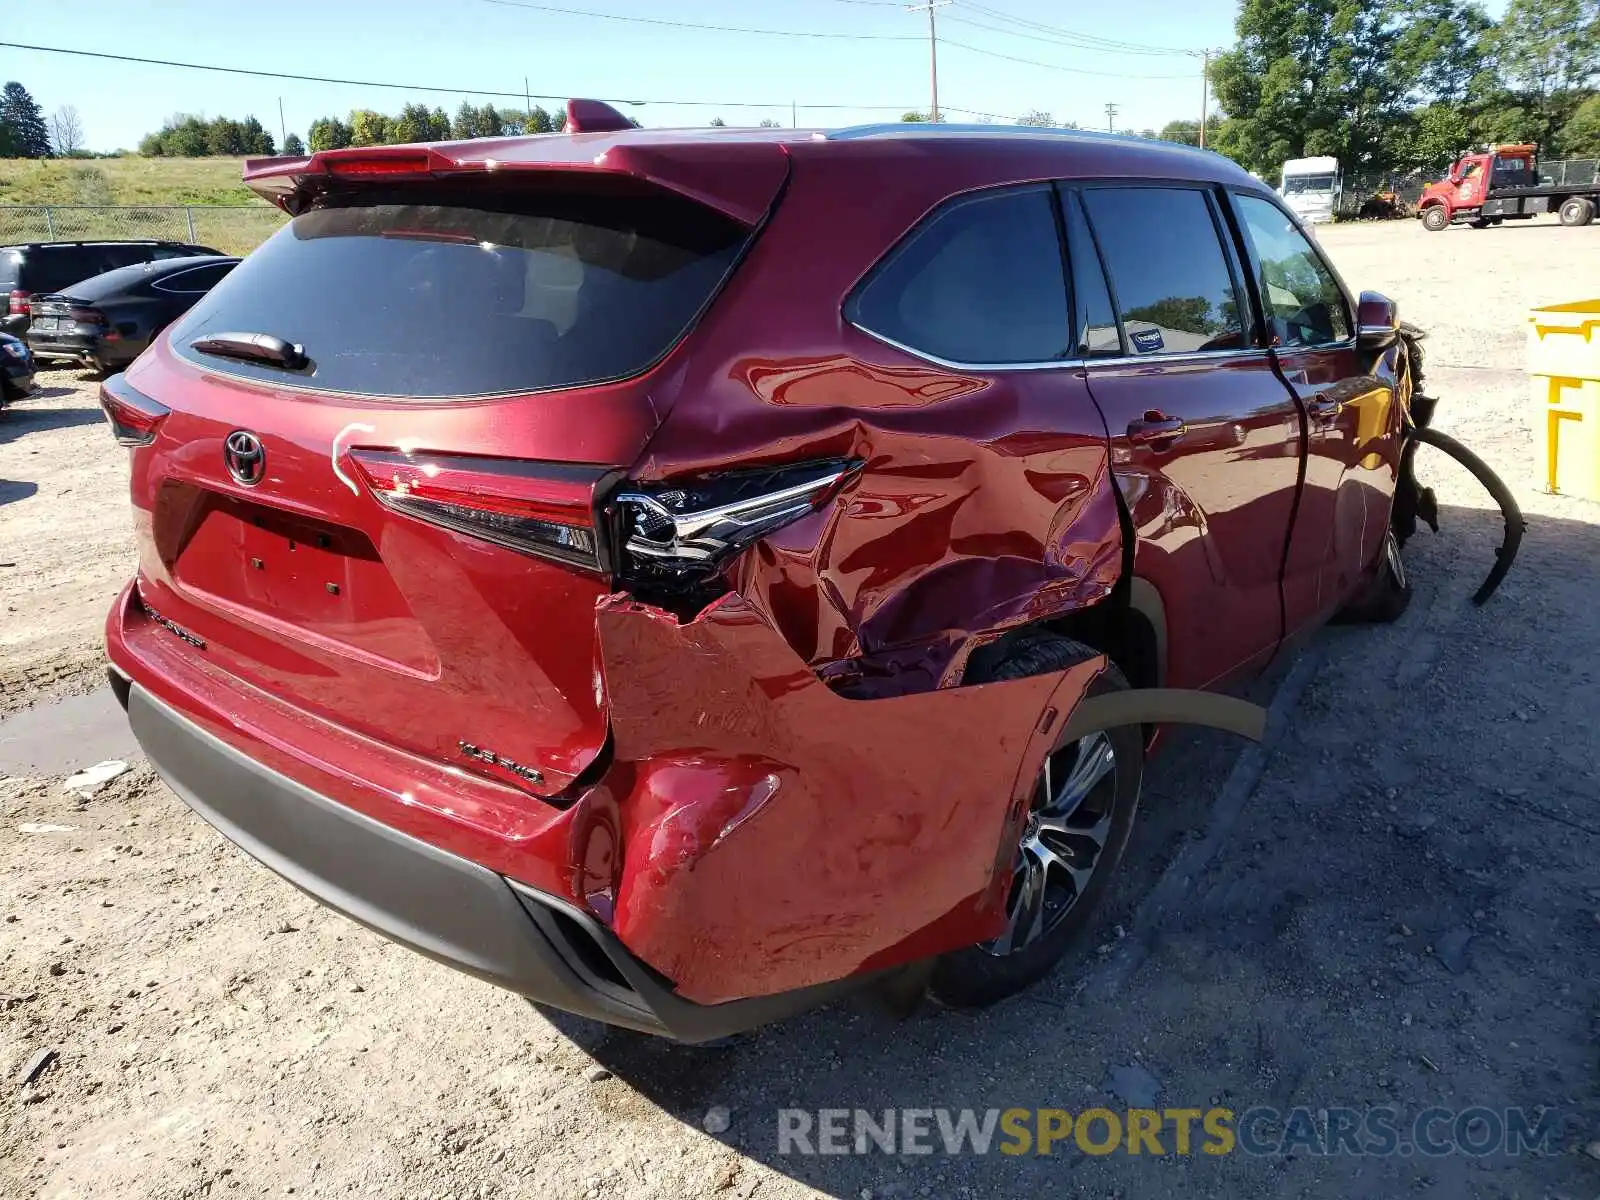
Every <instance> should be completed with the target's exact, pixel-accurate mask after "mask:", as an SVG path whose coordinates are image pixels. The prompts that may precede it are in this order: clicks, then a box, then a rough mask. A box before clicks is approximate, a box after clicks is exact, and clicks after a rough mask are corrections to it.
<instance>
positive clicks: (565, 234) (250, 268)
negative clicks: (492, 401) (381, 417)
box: [172, 187, 749, 399]
mask: <svg viewBox="0 0 1600 1200" xmlns="http://www.w3.org/2000/svg"><path fill="white" fill-rule="evenodd" d="M748 237H749V230H747V229H746V228H745V227H743V226H741V225H739V224H737V223H736V222H733V221H731V220H729V219H727V218H726V217H723V216H722V215H721V214H720V213H717V212H715V211H713V210H711V209H708V208H705V207H704V206H702V205H699V204H695V203H693V202H690V201H687V200H683V199H681V198H679V197H676V196H673V195H670V194H668V193H657V192H652V193H650V194H648V195H645V194H639V193H629V194H594V193H585V194H578V193H574V192H567V191H561V192H557V191H530V190H527V189H523V190H520V191H519V190H513V189H507V190H506V191H503V192H497V191H491V190H490V189H487V188H481V187H480V188H421V189H419V188H411V189H409V190H405V191H400V192H368V193H363V194H362V196H361V197H360V198H359V199H355V198H352V197H346V198H344V199H343V200H337V199H335V200H329V201H324V204H323V206H322V207H319V208H317V209H314V210H313V211H311V212H307V213H303V214H301V215H300V216H298V217H296V218H295V219H294V220H293V221H292V222H290V224H289V225H288V226H286V227H285V228H284V229H282V230H280V231H279V232H278V233H276V234H274V235H273V236H272V238H271V239H269V240H268V241H267V242H266V243H265V244H264V245H263V246H261V247H260V248H259V249H258V250H256V252H255V253H253V254H251V255H250V256H249V257H248V258H246V259H245V260H244V262H243V263H241V264H240V265H239V266H238V267H236V268H235V269H234V270H233V271H232V272H231V273H230V274H229V275H228V277H227V278H226V279H224V280H223V281H222V282H221V283H220V284H218V285H217V286H216V287H215V288H214V289H212V290H211V291H210V292H209V293H208V294H207V295H206V297H205V298H204V299H202V300H201V301H200V302H199V303H198V304H197V305H196V306H195V307H194V308H193V309H191V310H190V312H189V315H188V316H187V317H185V318H184V319H183V321H182V322H181V323H180V324H179V325H177V326H176V327H175V328H174V330H173V334H172V341H173V344H174V345H175V346H177V347H178V348H179V351H180V353H183V354H184V355H185V356H187V357H188V358H190V359H191V361H194V362H197V363H202V364H204V365H205V366H206V367H208V368H210V369H213V370H217V371H225V372H228V373H231V374H235V375H240V376H244V377H247V378H252V379H260V380H263V381H267V382H272V383H280V384H282V383H290V384H300V385H305V386H310V387H313V388H317V389H321V390H327V391H336V392H348V393H355V394H358V395H373V396H404V397H416V398H419V399H443V398H447V397H465V396H482V395H494V394H499V393H508V392H526V391H536V390H541V389H549V388H560V387H571V386H576V385H580V384H588V383H598V382H602V381H605V380H612V379H620V378H625V377H627V376H629V375H634V374H637V373H638V372H640V371H642V370H644V369H645V368H647V367H648V366H650V365H651V364H652V363H653V362H655V361H656V360H657V359H659V358H660V357H661V356H662V355H663V354H665V353H666V352H667V351H668V350H669V349H671V348H672V346H673V345H674V344H676V342H677V341H678V340H679V338H680V337H682V335H683V334H684V332H685V331H686V330H687V329H688V327H689V326H690V324H691V323H692V322H693V321H694V319H695V317H696V316H697V315H698V314H699V312H700V310H701V309H702V308H703V307H704V306H705V305H706V303H707V301H709V300H710V298H711V296H712V295H713V294H714V293H715V291H716V290H717V287H718V285H719V284H720V283H721V281H722V280H723V278H724V277H725V276H726V275H727V273H728V272H729V270H730V269H731V268H732V266H733V264H734V262H735V260H736V259H737V258H738V255H739V252H740V251H741V249H742V248H743V246H744V243H745V241H746V239H747V238H748ZM218 333H265V334H271V335H273V336H275V337H279V338H283V339H284V340H286V341H289V342H293V343H299V344H300V345H301V346H303V347H304V350H305V354H306V356H307V357H308V358H309V359H310V362H311V365H310V366H309V367H307V368H305V369H304V370H303V371H300V372H293V373H291V372H285V371H282V370H276V369H274V368H272V367H269V366H261V365H258V364H254V363H247V362H240V361H237V360H234V359H229V358H221V357H217V356H213V355H209V354H200V353H198V352H196V351H194V350H192V349H190V348H189V344H190V343H191V342H193V341H194V340H196V339H197V338H200V337H202V336H205V335H208V334H218Z"/></svg>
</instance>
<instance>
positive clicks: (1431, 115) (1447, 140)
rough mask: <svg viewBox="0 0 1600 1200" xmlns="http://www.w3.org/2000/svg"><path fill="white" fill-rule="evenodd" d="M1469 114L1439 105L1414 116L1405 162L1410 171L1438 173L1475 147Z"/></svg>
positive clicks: (1454, 106)
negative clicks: (1412, 168) (1414, 168)
mask: <svg viewBox="0 0 1600 1200" xmlns="http://www.w3.org/2000/svg"><path fill="white" fill-rule="evenodd" d="M1473 140H1474V139H1473V136H1472V128H1471V125H1470V124H1469V123H1468V121H1467V115H1466V113H1465V111H1464V110H1463V109H1462V108H1461V107H1459V106H1458V105H1455V104H1446V103H1442V102H1441V103H1437V104H1430V105H1428V106H1427V107H1425V108H1421V109H1418V110H1417V112H1415V113H1414V114H1412V119H1411V122H1410V129H1409V133H1408V136H1407V138H1406V142H1405V153H1404V154H1403V156H1402V158H1403V160H1404V162H1405V164H1406V165H1407V166H1409V167H1416V168H1420V169H1421V170H1424V171H1428V172H1430V173H1432V172H1438V171H1441V170H1443V169H1444V168H1445V167H1447V166H1449V165H1450V164H1451V163H1453V162H1455V160H1456V159H1457V158H1459V157H1460V156H1461V153H1462V151H1464V150H1465V149H1466V148H1467V147H1468V146H1470V145H1472V143H1473Z"/></svg>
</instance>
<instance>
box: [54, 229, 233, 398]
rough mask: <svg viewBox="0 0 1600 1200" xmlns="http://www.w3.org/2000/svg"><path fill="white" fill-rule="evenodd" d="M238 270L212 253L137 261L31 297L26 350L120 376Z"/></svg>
mask: <svg viewBox="0 0 1600 1200" xmlns="http://www.w3.org/2000/svg"><path fill="white" fill-rule="evenodd" d="M238 264H239V260H238V259H237V258H222V257H218V256H216V255H192V256H186V257H184V258H169V259H163V260H161V261H158V262H147V263H136V264H135V265H134V266H131V267H119V268H117V270H115V271H107V272H106V273H105V274H104V275H96V276H94V277H93V278H91V279H85V280H83V281H82V282H81V283H75V284H73V285H72V286H71V287H69V288H67V289H65V290H64V291H60V292H50V293H46V294H44V295H35V296H34V297H33V300H32V301H31V302H30V303H29V306H28V309H29V312H30V314H31V317H32V322H31V324H30V325H29V326H28V345H29V346H30V347H32V349H33V352H34V353H35V354H36V355H38V356H39V357H41V358H72V359H77V360H78V361H79V362H81V363H83V364H84V365H85V366H88V367H93V368H94V369H96V370H98V371H119V370H121V369H122V368H123V367H126V366H127V365H128V364H129V363H131V362H132V361H133V360H134V359H136V358H138V357H139V355H140V354H142V353H143V352H144V350H145V347H147V346H148V345H149V344H150V342H151V341H152V340H153V339H154V338H155V336H156V335H157V334H158V333H160V332H161V331H162V330H163V329H165V328H166V327H167V326H168V325H169V324H171V323H172V322H173V321H175V320H176V319H177V318H179V317H181V316H182V315H183V314H184V313H186V312H188V311H189V310H190V309H191V308H193V307H194V305H195V304H196V303H197V302H198V301H199V299H200V297H201V296H204V295H205V294H206V293H207V292H209V291H210V290H211V289H212V288H213V287H215V286H216V285H217V284H218V283H220V282H221V281H222V278H223V276H225V275H227V273H228V272H229V271H231V270H233V268H234V267H236V266H238Z"/></svg>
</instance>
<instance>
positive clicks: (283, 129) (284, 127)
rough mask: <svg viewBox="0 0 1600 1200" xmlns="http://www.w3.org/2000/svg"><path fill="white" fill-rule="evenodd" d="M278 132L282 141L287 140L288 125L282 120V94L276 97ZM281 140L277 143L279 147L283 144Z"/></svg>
mask: <svg viewBox="0 0 1600 1200" xmlns="http://www.w3.org/2000/svg"><path fill="white" fill-rule="evenodd" d="M278 133H279V134H281V135H282V137H283V142H287V141H288V140H289V126H288V125H286V124H285V123H284V120H283V97H282V96H279V97H278ZM283 142H279V143H278V146H279V148H280V149H281V148H282V146H283Z"/></svg>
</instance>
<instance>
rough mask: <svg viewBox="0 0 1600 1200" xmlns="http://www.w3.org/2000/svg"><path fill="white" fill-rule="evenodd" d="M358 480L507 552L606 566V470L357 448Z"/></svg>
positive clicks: (391, 501) (389, 501)
mask: <svg viewBox="0 0 1600 1200" xmlns="http://www.w3.org/2000/svg"><path fill="white" fill-rule="evenodd" d="M350 458H351V461H352V462H354V463H355V466H356V469H357V471H359V472H360V474H361V478H362V479H363V480H364V481H365V482H366V485H367V487H368V488H370V489H371V491H372V494H373V495H374V496H376V497H377V498H378V500H379V501H380V502H382V503H383V504H384V505H386V506H387V507H389V508H392V509H394V510H395V511H396V512H401V513H405V514H406V515H408V516H412V517H416V518H417V519H419V520H423V521H428V522H431V523H432V524H435V525H442V526H444V527H445V528H446V529H453V530H455V531H456V532H458V533H466V534H471V535H472V536H474V537H480V538H483V539H484V540H486V541H490V542H495V543H497V544H498V545H501V546H505V547H506V548H507V549H510V550H518V551H521V552H522V553H524V554H535V555H538V556H539V557H541V558H549V559H554V560H555V561H557V562H562V563H567V564H568V565H570V566H575V567H583V568H585V569H587V570H591V571H600V570H602V569H603V562H602V558H601V554H600V543H599V537H598V534H597V532H596V529H595V522H594V509H593V497H594V486H595V484H596V482H597V481H598V480H599V479H600V477H601V476H602V474H603V472H602V471H600V470H598V469H596V468H593V467H575V466H570V465H568V464H564V463H532V462H523V461H520V460H515V459H502V458H468V457H466V456H463V455H456V454H420V453H419V454H404V453H400V452H396V451H388V450H352V451H350Z"/></svg>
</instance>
